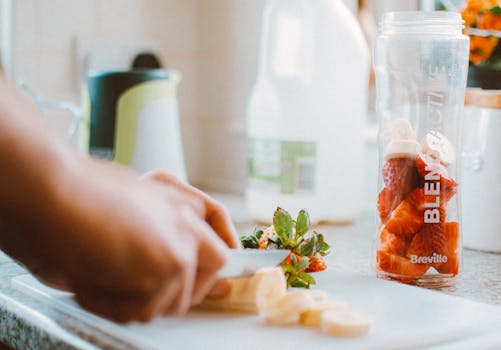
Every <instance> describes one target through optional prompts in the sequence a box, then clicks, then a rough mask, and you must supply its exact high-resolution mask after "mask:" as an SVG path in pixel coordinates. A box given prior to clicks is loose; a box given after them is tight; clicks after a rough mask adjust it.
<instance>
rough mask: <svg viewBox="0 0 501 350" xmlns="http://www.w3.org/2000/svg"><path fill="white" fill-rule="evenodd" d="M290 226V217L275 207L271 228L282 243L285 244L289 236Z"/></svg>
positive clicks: (291, 223) (291, 224) (284, 211)
mask: <svg viewBox="0 0 501 350" xmlns="http://www.w3.org/2000/svg"><path fill="white" fill-rule="evenodd" d="M292 226H293V222H292V217H291V215H290V214H289V213H288V212H287V211H286V210H284V209H282V208H280V207H277V209H276V210H275V214H274V215H273V227H274V228H275V232H276V233H277V236H278V237H280V240H281V241H282V242H286V241H287V240H288V238H289V237H290V236H291V233H292Z"/></svg>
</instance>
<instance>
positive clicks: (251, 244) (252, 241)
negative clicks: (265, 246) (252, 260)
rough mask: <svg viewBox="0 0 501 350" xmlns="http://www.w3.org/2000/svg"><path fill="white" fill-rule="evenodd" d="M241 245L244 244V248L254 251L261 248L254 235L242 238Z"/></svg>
mask: <svg viewBox="0 0 501 350" xmlns="http://www.w3.org/2000/svg"><path fill="white" fill-rule="evenodd" d="M240 243H242V247H244V248H252V249H257V248H259V240H258V239H256V237H254V236H252V235H250V236H242V237H240Z"/></svg>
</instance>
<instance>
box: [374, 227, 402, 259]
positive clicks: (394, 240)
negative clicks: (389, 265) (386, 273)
mask: <svg viewBox="0 0 501 350" xmlns="http://www.w3.org/2000/svg"><path fill="white" fill-rule="evenodd" d="M380 239H381V243H382V245H381V249H382V250H385V251H388V252H390V253H394V254H398V255H402V256H405V253H406V251H407V246H408V244H407V241H406V240H405V239H404V238H402V237H401V236H398V235H395V234H393V233H391V232H389V231H388V230H383V231H381V235H380Z"/></svg>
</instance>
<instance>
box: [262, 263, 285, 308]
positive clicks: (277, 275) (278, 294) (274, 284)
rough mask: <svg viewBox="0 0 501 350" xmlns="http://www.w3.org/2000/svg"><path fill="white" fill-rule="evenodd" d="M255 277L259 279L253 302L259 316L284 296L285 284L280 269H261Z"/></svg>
mask: <svg viewBox="0 0 501 350" xmlns="http://www.w3.org/2000/svg"><path fill="white" fill-rule="evenodd" d="M256 275H259V278H260V279H259V285H258V286H257V288H256V299H255V301H256V305H257V310H258V312H259V314H263V313H265V312H266V310H268V309H270V308H272V307H273V305H274V304H276V303H277V302H278V300H280V298H282V297H283V296H284V295H285V292H286V290H287V282H286V280H285V276H284V272H283V270H282V268H281V267H269V268H263V269H261V270H259V271H258V272H256Z"/></svg>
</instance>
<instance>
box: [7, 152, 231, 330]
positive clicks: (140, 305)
mask: <svg viewBox="0 0 501 350" xmlns="http://www.w3.org/2000/svg"><path fill="white" fill-rule="evenodd" d="M152 177H153V178H154V179H156V180H157V181H139V179H138V178H137V177H136V176H135V175H134V174H132V173H130V172H128V171H126V170H124V169H121V168H119V167H116V166H112V165H108V164H102V163H99V162H95V161H90V160H85V161H84V160H82V161H81V162H71V161H70V162H69V164H66V166H64V170H62V171H61V174H59V175H57V176H55V180H54V182H53V184H52V185H51V187H53V188H55V190H54V191H52V192H51V193H55V194H54V195H52V196H51V197H48V202H47V203H46V205H45V206H44V208H39V213H38V214H39V215H37V216H32V217H29V218H28V220H27V218H26V216H24V215H20V216H19V217H17V218H16V217H14V218H10V220H9V232H11V233H12V235H13V236H16V237H18V239H11V240H8V239H7V242H8V243H9V242H10V244H7V245H6V250H7V252H8V253H10V254H11V255H13V256H14V257H16V258H18V259H20V260H21V261H23V262H24V263H25V265H26V266H27V267H28V268H29V269H30V270H32V271H33V272H34V273H36V274H38V275H39V276H40V277H41V278H42V279H47V280H49V281H50V282H53V283H56V284H57V285H59V286H62V285H64V286H66V287H67V288H68V289H70V290H72V291H73V292H74V293H75V295H76V299H77V301H78V302H79V303H80V304H81V305H82V306H83V307H85V308H87V309H89V310H91V311H93V312H96V313H98V314H101V315H103V316H106V317H109V318H112V319H114V320H117V321H121V322H126V321H130V320H133V319H139V320H142V321H146V320H149V319H151V318H153V317H154V316H156V315H159V314H179V313H184V312H186V311H187V310H188V309H189V307H190V306H191V305H193V304H196V303H199V302H200V301H201V300H202V299H203V297H204V296H205V295H206V294H207V293H209V291H210V290H211V288H212V287H213V285H214V283H215V279H216V273H217V271H218V270H219V269H220V268H221V267H222V266H223V265H224V263H225V249H226V248H225V246H226V245H225V243H224V242H227V243H228V244H229V245H230V246H232V247H236V246H237V244H238V240H237V239H236V235H235V233H234V229H233V227H232V225H231V222H230V220H229V217H228V215H227V214H226V212H225V211H224V210H223V209H222V207H221V206H220V205H219V204H216V203H215V202H214V201H213V200H211V199H210V198H208V197H207V196H206V195H204V194H203V193H201V192H200V191H198V190H195V189H193V188H191V187H188V186H187V185H181V184H178V183H174V182H173V181H172V182H171V183H166V184H167V186H166V185H165V184H160V182H158V181H163V180H162V179H169V181H171V180H172V179H171V178H168V177H166V176H165V174H164V175H162V176H161V175H160V174H157V175H154V176H152ZM166 181H167V180H166ZM166 181H165V182H166ZM35 202H36V201H35ZM20 237H22V238H20ZM220 237H221V238H222V239H223V240H224V242H223V240H222V239H221V238H220Z"/></svg>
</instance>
